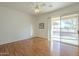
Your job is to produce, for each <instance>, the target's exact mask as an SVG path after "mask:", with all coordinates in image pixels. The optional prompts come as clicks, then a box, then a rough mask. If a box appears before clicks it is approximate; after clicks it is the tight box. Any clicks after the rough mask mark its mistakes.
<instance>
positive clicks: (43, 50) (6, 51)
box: [0, 37, 79, 56]
mask: <svg viewBox="0 0 79 59" xmlns="http://www.w3.org/2000/svg"><path fill="white" fill-rule="evenodd" d="M50 43H51V44H50ZM0 56H79V47H76V46H73V45H69V44H65V43H60V42H58V41H50V42H49V41H48V40H47V39H44V38H39V37H34V38H30V39H25V40H20V41H17V42H12V43H8V44H3V45H0Z"/></svg>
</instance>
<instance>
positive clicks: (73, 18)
mask: <svg viewBox="0 0 79 59" xmlns="http://www.w3.org/2000/svg"><path fill="white" fill-rule="evenodd" d="M77 22H78V15H77V14H73V15H67V16H62V17H61V18H60V17H56V18H52V29H51V38H52V39H53V40H58V41H62V42H66V43H71V44H76V45H77V44H78V40H77V39H78V33H77V30H78V23H77Z"/></svg>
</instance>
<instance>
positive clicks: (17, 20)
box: [0, 6, 33, 44]
mask: <svg viewBox="0 0 79 59" xmlns="http://www.w3.org/2000/svg"><path fill="white" fill-rule="evenodd" d="M32 21H33V17H32V16H30V15H27V14H24V13H22V12H19V11H16V10H13V9H9V8H6V7H2V6H0V44H5V43H9V42H14V41H18V40H22V39H28V38H31V37H32V34H33V28H32V25H33V23H32Z"/></svg>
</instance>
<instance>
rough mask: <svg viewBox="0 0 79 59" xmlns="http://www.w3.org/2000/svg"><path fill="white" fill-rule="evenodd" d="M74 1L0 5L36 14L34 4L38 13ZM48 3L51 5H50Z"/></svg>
mask: <svg viewBox="0 0 79 59" xmlns="http://www.w3.org/2000/svg"><path fill="white" fill-rule="evenodd" d="M75 3H76V2H0V6H6V7H9V8H12V9H16V10H19V11H21V12H24V13H28V14H31V15H36V14H35V12H34V8H35V5H36V4H38V5H39V6H40V14H43V13H47V12H51V11H55V10H57V9H60V8H63V7H67V6H69V5H73V4H75ZM50 5H52V7H51V6H50Z"/></svg>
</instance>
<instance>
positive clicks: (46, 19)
mask: <svg viewBox="0 0 79 59" xmlns="http://www.w3.org/2000/svg"><path fill="white" fill-rule="evenodd" d="M72 13H79V4H75V5H72V6H69V7H65V8H62V9H59V10H56V11H54V12H50V13H45V14H42V15H40V16H39V17H38V19H37V21H36V22H37V24H36V25H37V27H36V28H35V30H36V31H37V32H36V35H37V36H39V37H44V38H50V33H51V32H50V31H51V28H50V27H51V26H50V25H51V17H58V16H63V15H66V14H72ZM41 22H42V23H45V29H44V30H41V29H39V28H38V24H39V23H41Z"/></svg>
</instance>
